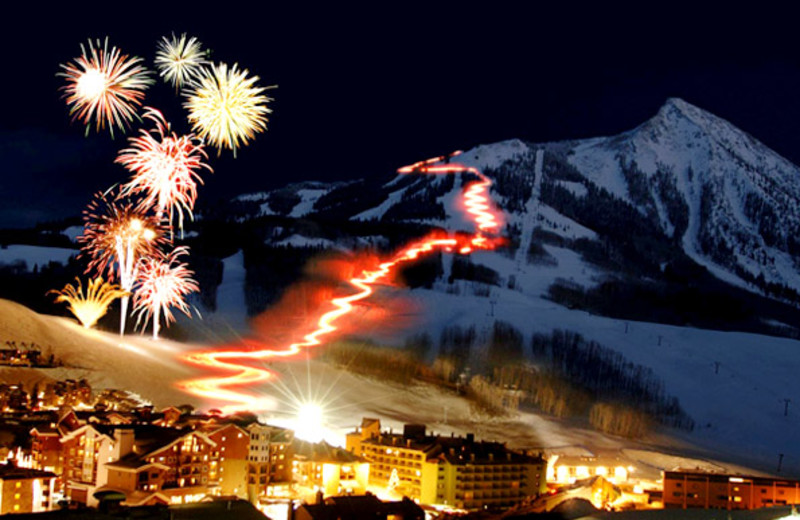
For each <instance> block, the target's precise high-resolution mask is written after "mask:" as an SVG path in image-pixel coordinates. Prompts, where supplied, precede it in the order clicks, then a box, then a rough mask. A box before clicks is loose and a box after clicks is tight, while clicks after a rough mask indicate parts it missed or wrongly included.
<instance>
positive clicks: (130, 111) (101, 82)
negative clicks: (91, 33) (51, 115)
mask: <svg viewBox="0 0 800 520" xmlns="http://www.w3.org/2000/svg"><path fill="white" fill-rule="evenodd" d="M141 63H142V59H141V58H138V57H135V56H134V57H128V55H127V54H122V53H121V52H120V50H119V49H117V48H116V47H114V46H112V47H111V49H110V50H109V46H108V38H106V39H105V41H104V42H103V43H102V45H101V43H100V40H99V39H98V40H95V42H94V43H93V42H92V40H91V39H90V40H89V46H88V48H87V47H84V46H83V44H81V55H80V56H78V57H77V58H74V59H73V61H72V62H70V63H67V64H61V68H62V69H64V71H63V72H60V73H59V74H58V75H59V76H63V77H65V78H66V79H67V84H66V85H65V86H63V87H62V90H64V97H66V99H67V105H70V109H69V113H70V115H71V116H72V120H73V121H74V120H76V119H79V120H81V122H82V123H83V124H85V125H86V133H87V134H88V133H89V129H90V128H91V122H92V119H94V122H95V129H96V130H97V131H98V132H99V131H100V130H103V129H105V128H106V126H108V129H109V131H110V132H111V135H112V136H113V135H114V126H117V127H119V128H120V130H123V131H124V130H125V128H126V127H127V126H129V125H130V122H131V121H133V119H134V118H137V117H138V116H137V115H136V110H137V109H138V107H139V106H140V105H141V104H142V100H143V99H144V91H145V90H146V89H147V87H149V86H150V85H151V84H152V83H153V80H152V79H151V78H150V72H149V71H148V70H147V69H146V68H145V67H144V66H142V64H141Z"/></svg>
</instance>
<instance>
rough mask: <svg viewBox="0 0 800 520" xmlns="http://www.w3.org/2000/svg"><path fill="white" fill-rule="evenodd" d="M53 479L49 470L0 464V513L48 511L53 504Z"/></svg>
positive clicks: (52, 474)
mask: <svg viewBox="0 0 800 520" xmlns="http://www.w3.org/2000/svg"><path fill="white" fill-rule="evenodd" d="M55 479H56V475H55V474H54V473H53V472H51V471H39V470H35V469H29V468H18V467H17V466H15V465H13V464H0V515H5V514H8V513H39V512H42V511H48V510H49V509H51V508H52V505H53V504H52V500H53V495H54V487H55Z"/></svg>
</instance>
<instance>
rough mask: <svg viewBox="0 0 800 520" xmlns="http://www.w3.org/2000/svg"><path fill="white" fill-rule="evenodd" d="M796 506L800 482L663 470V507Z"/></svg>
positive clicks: (746, 507)
mask: <svg viewBox="0 0 800 520" xmlns="http://www.w3.org/2000/svg"><path fill="white" fill-rule="evenodd" d="M792 504H793V505H800V481H797V480H788V479H779V478H770V477H754V476H748V475H726V474H722V473H704V472H696V471H665V472H664V507H665V508H683V509H687V508H696V507H699V508H707V509H708V508H716V509H756V508H760V507H771V506H785V505H792Z"/></svg>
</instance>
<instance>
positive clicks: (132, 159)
mask: <svg viewBox="0 0 800 520" xmlns="http://www.w3.org/2000/svg"><path fill="white" fill-rule="evenodd" d="M144 117H146V118H148V119H150V120H152V121H153V123H154V124H155V129H154V130H151V131H149V132H148V131H146V130H142V131H141V133H140V135H139V137H131V138H130V139H129V140H128V142H129V143H130V148H126V149H124V150H122V151H120V153H119V156H117V159H116V162H117V163H120V164H122V165H123V166H125V167H126V168H127V169H128V170H130V171H131V172H133V174H134V175H133V177H132V178H131V180H130V181H129V182H128V183H127V184H125V185H123V186H122V188H121V190H120V194H121V195H129V194H143V195H144V198H143V199H142V200H141V203H140V204H139V206H138V208H139V209H146V208H149V207H153V208H155V210H156V214H157V216H158V217H159V218H160V217H162V216H163V215H165V214H166V215H168V220H169V222H170V223H172V220H173V215H174V213H177V216H178V227H180V229H181V232H183V214H184V211H185V212H186V213H188V214H189V217H190V218H191V216H192V209H193V208H194V203H195V201H196V200H197V183H198V182H200V183H201V184H202V182H203V181H202V179H201V178H200V176H199V175H198V173H197V171H198V170H199V169H201V168H206V169H208V170H209V171H211V167H210V166H208V165H207V164H205V163H204V162H203V159H205V158H206V153H205V151H204V150H203V145H202V144H200V143H199V141H198V140H197V139H196V138H195V136H194V135H192V134H190V135H184V136H180V137H178V136H177V135H176V134H175V133H174V132H170V125H169V123H167V122H166V121H165V120H164V116H163V115H162V114H161V112H159V111H158V110H155V109H153V108H146V109H145V115H144Z"/></svg>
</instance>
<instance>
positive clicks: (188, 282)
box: [133, 247, 200, 339]
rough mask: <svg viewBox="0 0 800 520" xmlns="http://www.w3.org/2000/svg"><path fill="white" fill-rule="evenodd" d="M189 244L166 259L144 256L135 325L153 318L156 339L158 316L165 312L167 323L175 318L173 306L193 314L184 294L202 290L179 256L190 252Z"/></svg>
mask: <svg viewBox="0 0 800 520" xmlns="http://www.w3.org/2000/svg"><path fill="white" fill-rule="evenodd" d="M188 252H189V250H188V248H186V247H178V248H176V249H175V250H174V251H172V253H170V254H169V255H166V256H164V257H163V258H149V257H148V258H144V259H143V260H142V267H141V270H140V273H139V280H138V281H137V287H136V294H135V295H134V298H133V306H134V309H135V310H134V312H135V313H136V314H138V318H137V320H136V324H137V325H139V324H143V327H145V328H146V327H147V323H148V321H150V319H152V320H153V339H158V330H159V324H160V321H159V317H160V315H161V314H162V313H163V314H164V322H165V323H167V324H169V323H170V322H173V321H175V316H174V315H173V314H172V307H177V308H178V309H179V310H180V311H181V312H183V313H184V314H186V315H187V316H190V313H189V306H188V305H187V303H186V300H185V299H184V297H185V296H186V295H187V294H189V293H192V292H196V291H198V290H200V288H199V286H198V285H197V282H195V281H194V280H193V279H192V275H193V274H194V273H193V272H192V271H190V270H189V269H188V266H187V265H186V264H185V263H181V262H179V261H178V257H180V256H181V255H184V254H188Z"/></svg>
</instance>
